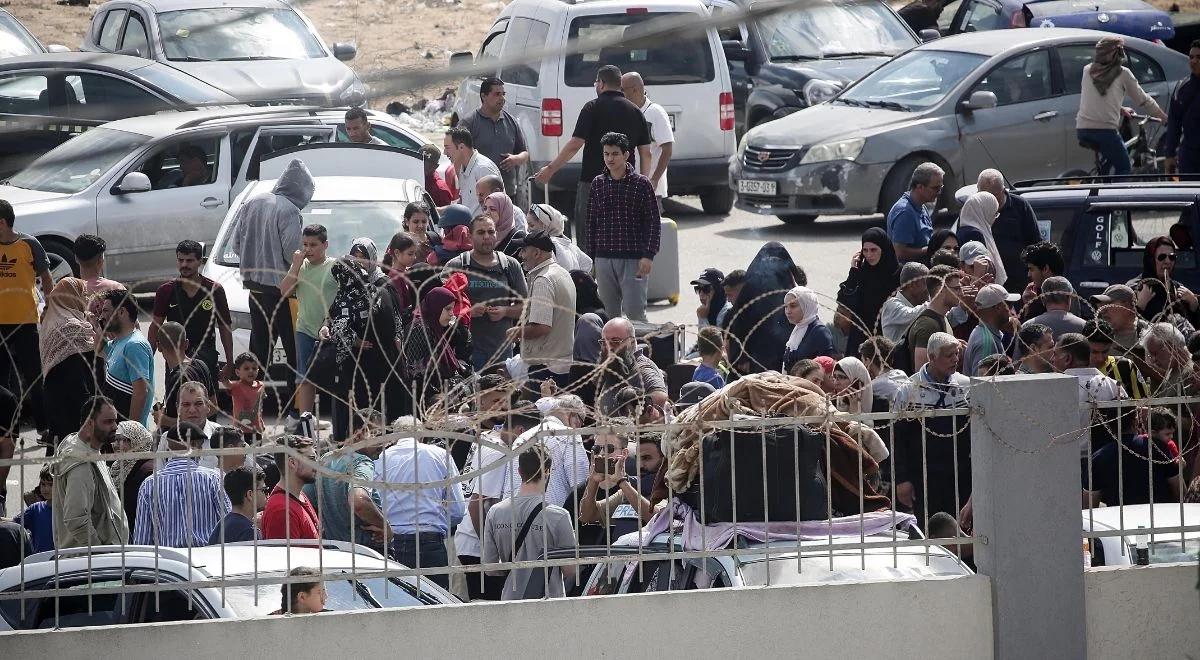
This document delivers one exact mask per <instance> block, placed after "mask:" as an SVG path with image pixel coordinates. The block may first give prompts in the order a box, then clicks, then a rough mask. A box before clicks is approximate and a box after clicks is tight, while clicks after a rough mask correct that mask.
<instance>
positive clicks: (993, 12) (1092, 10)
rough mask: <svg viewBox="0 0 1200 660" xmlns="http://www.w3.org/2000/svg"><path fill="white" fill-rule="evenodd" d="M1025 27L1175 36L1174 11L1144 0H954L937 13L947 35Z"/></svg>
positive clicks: (1159, 38)
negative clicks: (1167, 10) (1165, 9)
mask: <svg viewBox="0 0 1200 660" xmlns="http://www.w3.org/2000/svg"><path fill="white" fill-rule="evenodd" d="M1023 27H1043V28H1051V27H1060V28H1083V29H1086V30H1100V31H1103V32H1115V33H1117V34H1123V35H1125V36H1127V37H1137V38H1138V39H1145V40H1146V41H1158V42H1160V43H1161V42H1163V41H1167V40H1168V39H1170V38H1171V37H1173V36H1175V28H1174V26H1173V25H1172V24H1171V15H1170V14H1168V13H1167V12H1165V11H1163V10H1161V9H1159V8H1157V7H1154V6H1153V5H1150V4H1147V3H1145V2H1142V0H1088V1H1087V2H1083V1H1081V0H1032V1H1028V0H954V2H951V3H949V4H947V5H946V6H945V8H943V9H942V13H941V15H940V16H939V17H938V30H939V31H941V32H942V33H943V34H959V33H962V32H982V31H984V30H1005V29H1008V28H1023Z"/></svg>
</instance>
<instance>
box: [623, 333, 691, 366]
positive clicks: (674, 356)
mask: <svg viewBox="0 0 1200 660" xmlns="http://www.w3.org/2000/svg"><path fill="white" fill-rule="evenodd" d="M633 332H634V336H635V337H637V341H638V343H639V344H646V345H647V346H648V347H649V348H650V351H649V352H650V355H649V356H648V357H649V358H650V359H651V360H654V364H657V365H658V368H659V369H662V370H663V371H666V370H668V369H670V368H671V366H672V365H674V364H675V363H676V362H679V361H680V360H682V359H683V355H684V350H685V348H684V345H683V342H684V328H683V326H681V325H675V324H674V323H646V322H642V321H634V322H633Z"/></svg>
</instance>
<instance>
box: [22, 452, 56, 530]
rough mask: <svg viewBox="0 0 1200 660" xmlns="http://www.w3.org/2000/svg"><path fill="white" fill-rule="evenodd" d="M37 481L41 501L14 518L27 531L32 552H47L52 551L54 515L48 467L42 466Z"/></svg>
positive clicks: (52, 480) (51, 484)
mask: <svg viewBox="0 0 1200 660" xmlns="http://www.w3.org/2000/svg"><path fill="white" fill-rule="evenodd" d="M38 481H39V483H38V493H39V494H40V495H41V496H42V501H41V502H34V503H33V504H30V505H29V506H28V507H26V508H25V511H24V512H23V513H22V514H21V515H19V516H17V517H16V522H19V523H21V526H23V527H24V528H25V529H27V530H29V536H30V540H31V542H32V544H33V551H34V552H47V551H49V550H53V549H54V515H53V513H52V511H51V500H52V499H53V497H54V476H53V475H52V474H51V473H50V466H49V465H43V466H42V471H41V472H40V473H39V474H38Z"/></svg>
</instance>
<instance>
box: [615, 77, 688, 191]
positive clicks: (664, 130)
mask: <svg viewBox="0 0 1200 660" xmlns="http://www.w3.org/2000/svg"><path fill="white" fill-rule="evenodd" d="M621 92H622V93H623V94H625V98H627V99H629V101H630V103H633V104H634V105H636V106H637V107H638V108H640V109H641V111H642V116H643V117H645V118H646V123H647V124H649V125H650V140H651V142H650V154H651V161H650V182H651V183H653V184H654V195H655V196H656V197H658V206H659V209H660V210H661V208H662V200H663V198H664V197H666V196H667V163H669V162H671V154H672V153H673V151H674V147H675V133H674V132H673V131H672V130H671V117H670V115H668V114H667V111H666V110H665V109H664V108H663V107H662V106H661V105H659V104H657V103H655V102H654V101H651V100H650V99H649V98H648V97H647V96H646V83H645V82H643V81H642V76H641V74H639V73H637V72H636V71H631V72H629V73H627V74H625V75H623V76H621Z"/></svg>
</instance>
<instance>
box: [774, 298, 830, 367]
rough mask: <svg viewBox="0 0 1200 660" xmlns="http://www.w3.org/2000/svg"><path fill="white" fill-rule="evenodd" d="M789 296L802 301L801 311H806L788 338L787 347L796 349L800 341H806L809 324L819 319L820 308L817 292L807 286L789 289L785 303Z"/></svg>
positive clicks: (784, 299) (791, 349)
mask: <svg viewBox="0 0 1200 660" xmlns="http://www.w3.org/2000/svg"><path fill="white" fill-rule="evenodd" d="M788 296H791V297H793V298H795V299H796V300H798V301H799V302H800V311H802V312H803V313H804V318H802V319H800V322H799V323H797V324H796V325H795V326H794V327H792V334H791V336H790V337H788V340H787V349H788V350H789V351H794V350H796V349H797V348H799V347H800V342H801V341H804V335H805V334H806V333H807V332H808V326H809V324H811V323H812V322H813V321H815V320H817V312H818V311H819V309H820V308H819V306H818V304H817V294H816V292H815V291H813V290H812V289H810V288H808V287H806V286H798V287H796V288H794V289H792V290H791V291H788V292H787V294H785V295H784V296H783V303H784V304H785V305H786V304H787V302H788ZM776 341H778V340H776Z"/></svg>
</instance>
